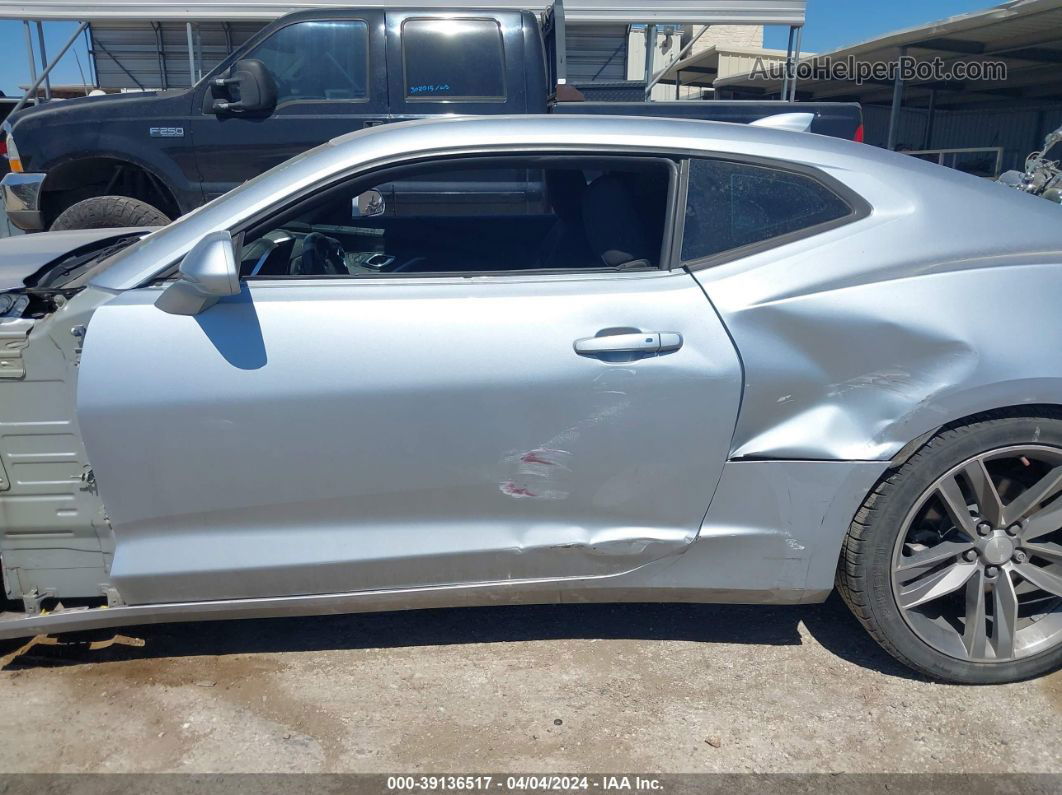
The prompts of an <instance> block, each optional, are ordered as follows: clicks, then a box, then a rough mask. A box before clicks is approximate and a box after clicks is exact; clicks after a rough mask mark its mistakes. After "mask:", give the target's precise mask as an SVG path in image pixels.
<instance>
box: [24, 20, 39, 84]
mask: <svg viewBox="0 0 1062 795" xmlns="http://www.w3.org/2000/svg"><path fill="white" fill-rule="evenodd" d="M22 25H23V27H24V28H25V29H26V54H27V55H28V56H29V68H30V85H32V84H33V83H36V82H37V54H36V52H34V49H33V34H32V33H30V23H29V20H28V19H24V20H22Z"/></svg>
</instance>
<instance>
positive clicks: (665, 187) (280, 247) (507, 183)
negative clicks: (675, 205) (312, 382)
mask: <svg viewBox="0 0 1062 795" xmlns="http://www.w3.org/2000/svg"><path fill="white" fill-rule="evenodd" d="M449 162H453V161H449ZM593 165H594V167H593V168H589V167H587V168H581V167H579V166H578V165H576V164H573V163H572V162H571V161H570V160H569V161H566V162H565V163H562V164H557V165H543V163H542V162H541V160H538V161H536V162H535V163H534V164H533V165H532V164H531V163H524V162H520V161H519V160H517V161H516V162H508V161H506V162H505V163H504V164H500V163H497V162H494V163H493V164H491V165H489V166H486V165H475V164H466V165H461V166H456V165H454V166H449V165H448V166H446V167H439V166H418V167H416V168H412V169H406V170H403V171H400V172H397V173H395V172H388V176H389V177H391V178H389V179H386V180H381V181H379V182H372V181H369V182H365V181H364V178H362V180H361V181H355V182H353V183H352V184H351V185H349V187H344V186H339V187H338V188H335V189H332V190H331V191H329V192H327V193H326V194H324V195H322V196H318V197H316V198H313V199H310V200H307V201H306V202H304V203H303V204H302V205H298V206H296V207H293V208H291V210H289V211H287V212H286V213H283V212H282V213H281V214H279V216H278V217H276V218H275V219H273V220H270V221H268V222H265V223H263V224H261V225H259V226H258V227H257V228H256V229H254V230H249V231H248V233H247V234H246V235H245V241H244V244H243V248H242V250H241V254H240V263H241V265H240V268H241V275H242V276H243V277H244V278H278V277H279V278H305V277H310V278H312V277H318V278H320V277H336V276H339V277H345V276H355V277H357V276H362V277H364V276H386V275H405V274H454V273H462V274H467V273H477V272H478V273H488V272H489V273H506V272H524V271H529V270H552V271H572V270H615V271H627V270H642V269H649V268H656V267H659V265H660V257H661V250H662V248H663V237H664V228H665V222H666V218H667V207H668V197H669V194H670V191H671V182H672V180H671V173H672V170H671V169H670V168H669V167H668V164H666V163H665V164H662V163H660V162H659V161H648V162H638V163H636V164H631V165H627V164H625V163H623V162H619V163H615V164H613V163H611V162H603V163H595V164H593Z"/></svg>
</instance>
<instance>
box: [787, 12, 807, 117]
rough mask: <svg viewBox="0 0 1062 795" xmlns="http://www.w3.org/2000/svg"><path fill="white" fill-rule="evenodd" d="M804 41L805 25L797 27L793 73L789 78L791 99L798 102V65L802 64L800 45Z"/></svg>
mask: <svg viewBox="0 0 1062 795" xmlns="http://www.w3.org/2000/svg"><path fill="white" fill-rule="evenodd" d="M803 43H804V26H803V25H801V26H800V27H799V28H797V29H796V43H795V44H794V46H793V75H792V77H790V78H789V101H790V102H796V88H797V67H799V66H800V46H801V45H802V44H803Z"/></svg>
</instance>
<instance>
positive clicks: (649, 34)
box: [645, 25, 656, 99]
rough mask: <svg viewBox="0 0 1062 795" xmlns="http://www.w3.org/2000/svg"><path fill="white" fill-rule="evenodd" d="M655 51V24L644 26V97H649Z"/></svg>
mask: <svg viewBox="0 0 1062 795" xmlns="http://www.w3.org/2000/svg"><path fill="white" fill-rule="evenodd" d="M655 53H656V25H646V26H645V85H646V94H645V98H646V99H648V98H649V93H648V92H649V83H650V82H652V79H653V55H654V54H655Z"/></svg>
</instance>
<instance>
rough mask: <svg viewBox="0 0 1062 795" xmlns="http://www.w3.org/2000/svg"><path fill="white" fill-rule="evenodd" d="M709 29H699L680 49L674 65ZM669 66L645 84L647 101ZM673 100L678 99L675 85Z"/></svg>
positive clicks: (706, 27) (706, 26)
mask: <svg viewBox="0 0 1062 795" xmlns="http://www.w3.org/2000/svg"><path fill="white" fill-rule="evenodd" d="M710 27H711V25H705V26H704V27H703V28H701V32H700V33H698V34H697V35H696V36H694V37H693V40H692V41H690V43H689V44H687V45H686V46H685V47H683V48H682V52H680V53H679V54H678V58H676V59H675V64H677V63H679V62H680V61H682V59H683V58H685V57H686V56H687V55H689V52H690V50H692V49H693V45H694V44H696V43H697V42H699V41H700V40H701V36H703V35H704V34H705V33H707V32H708V28H710ZM675 64H672V65H671V66H674V65H675ZM671 66H666V67H664V68H663V69H661V70H660V71H659V72H657V74H656V76H655V77H654V78H653V79H652V80H650V81H649V82H648V83H646V85H645V98H646V99H647V100H648V99H649V94H650V92H652V90H653V88H654V87H655V86H656V84H657V83H659V82H660V81H661V80H663V79H664V75H666V74H667V70H668V69H670V68H671ZM675 79H676V80H678V79H679V78H678V77H676V78H675ZM675 99H678V87H677V85H676V88H675Z"/></svg>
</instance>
